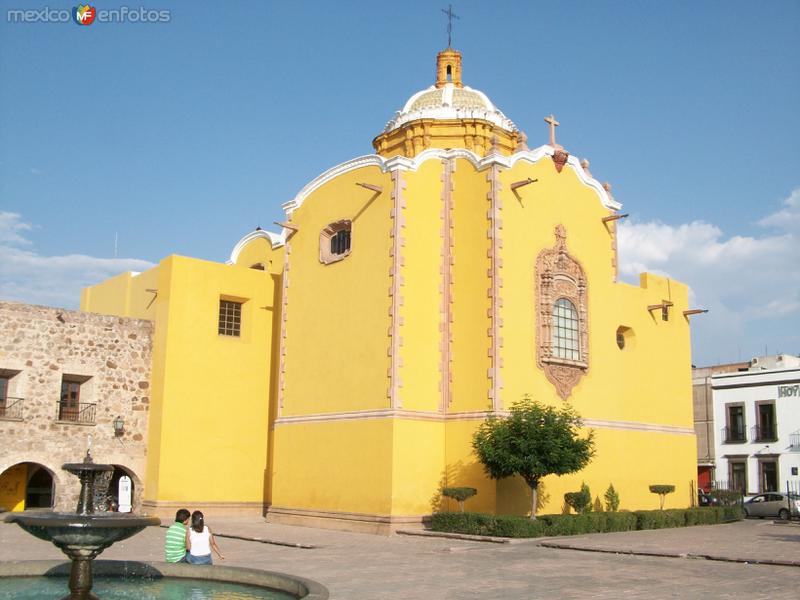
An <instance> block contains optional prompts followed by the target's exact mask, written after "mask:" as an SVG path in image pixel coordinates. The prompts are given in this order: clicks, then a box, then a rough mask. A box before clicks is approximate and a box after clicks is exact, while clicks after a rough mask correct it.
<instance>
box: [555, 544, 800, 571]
mask: <svg viewBox="0 0 800 600" xmlns="http://www.w3.org/2000/svg"><path fill="white" fill-rule="evenodd" d="M539 545H540V546H542V547H543V548H554V549H557V550H576V551H578V552H599V553H601V554H628V555H631V556H653V557H657V558H691V559H701V560H715V561H719V562H731V563H740V564H746V565H770V566H774V567H800V561H797V560H772V559H769V558H766V559H758V558H738V557H735V556H717V555H714V554H691V553H687V554H679V553H674V552H650V551H647V550H612V549H610V548H592V547H587V546H571V545H569V544H559V543H557V542H542V543H541V544H539Z"/></svg>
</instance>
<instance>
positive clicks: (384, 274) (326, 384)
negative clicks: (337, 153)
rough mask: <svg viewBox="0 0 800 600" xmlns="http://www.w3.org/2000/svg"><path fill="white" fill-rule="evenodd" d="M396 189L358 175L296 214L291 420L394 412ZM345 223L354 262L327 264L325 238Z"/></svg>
mask: <svg viewBox="0 0 800 600" xmlns="http://www.w3.org/2000/svg"><path fill="white" fill-rule="evenodd" d="M357 183H367V184H371V185H375V186H380V187H381V188H382V192H381V193H379V194H376V193H375V192H374V191H372V190H369V189H365V188H363V187H360V186H358V185H356V184H357ZM391 189H392V182H391V176H390V175H389V174H387V173H381V171H380V169H378V168H376V167H365V168H362V169H357V170H355V171H351V172H350V173H346V174H345V175H342V176H341V177H338V178H336V179H333V180H332V181H330V182H329V183H327V184H326V185H324V186H322V187H320V188H319V189H317V190H315V191H314V192H313V193H312V194H311V195H310V196H309V197H308V198H307V199H306V201H305V203H304V204H303V206H301V207H300V208H299V209H298V210H296V211H295V212H294V213H293V214H292V225H294V226H296V227H298V228H299V232H298V233H297V234H295V235H294V236H292V237H291V239H290V240H289V243H288V252H289V258H288V265H289V270H288V274H287V276H288V282H289V283H288V292H287V293H288V303H289V309H288V312H287V315H286V339H285V357H286V359H285V384H284V402H283V407H282V409H281V414H283V415H284V416H290V415H302V414H314V413H326V412H332V411H352V410H363V409H369V408H384V407H386V406H387V404H388V399H387V390H388V378H387V369H388V368H389V358H388V355H387V349H388V347H389V335H388V328H389V325H390V320H389V295H388V288H389V267H390V264H391V263H390V243H391V242H390V236H389V231H390V228H391V222H390V211H391ZM341 220H350V221H352V241H351V252H350V255H349V256H348V257H347V258H346V259H345V260H341V261H338V262H334V263H331V264H322V263H321V262H320V259H319V257H320V240H319V236H320V232H321V231H322V230H323V229H324V228H325V227H326V226H328V225H329V224H331V223H335V222H337V221H341Z"/></svg>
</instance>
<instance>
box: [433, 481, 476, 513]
mask: <svg viewBox="0 0 800 600" xmlns="http://www.w3.org/2000/svg"><path fill="white" fill-rule="evenodd" d="M477 493H478V490H476V489H475V488H471V487H446V488H444V489H443V490H442V496H445V497H446V498H452V499H453V500H456V501H457V502H458V508H460V509H461V512H464V501H465V500H469V499H470V498H472V497H473V496H474V495H475V494H477Z"/></svg>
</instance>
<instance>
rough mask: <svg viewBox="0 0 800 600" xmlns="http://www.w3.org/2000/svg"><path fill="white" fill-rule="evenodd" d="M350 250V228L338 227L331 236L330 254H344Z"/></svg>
mask: <svg viewBox="0 0 800 600" xmlns="http://www.w3.org/2000/svg"><path fill="white" fill-rule="evenodd" d="M349 250H350V230H349V229H340V230H339V231H337V232H336V233H335V234H334V236H333V237H332V238H331V254H334V255H339V254H345V253H347V252H348V251H349Z"/></svg>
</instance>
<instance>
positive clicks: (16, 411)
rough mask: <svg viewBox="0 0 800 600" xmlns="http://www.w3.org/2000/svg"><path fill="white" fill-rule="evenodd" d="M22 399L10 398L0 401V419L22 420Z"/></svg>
mask: <svg viewBox="0 0 800 600" xmlns="http://www.w3.org/2000/svg"><path fill="white" fill-rule="evenodd" d="M23 401H24V398H12V397H11V396H9V397H7V398H5V399H3V400H0V419H22V405H23Z"/></svg>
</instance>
